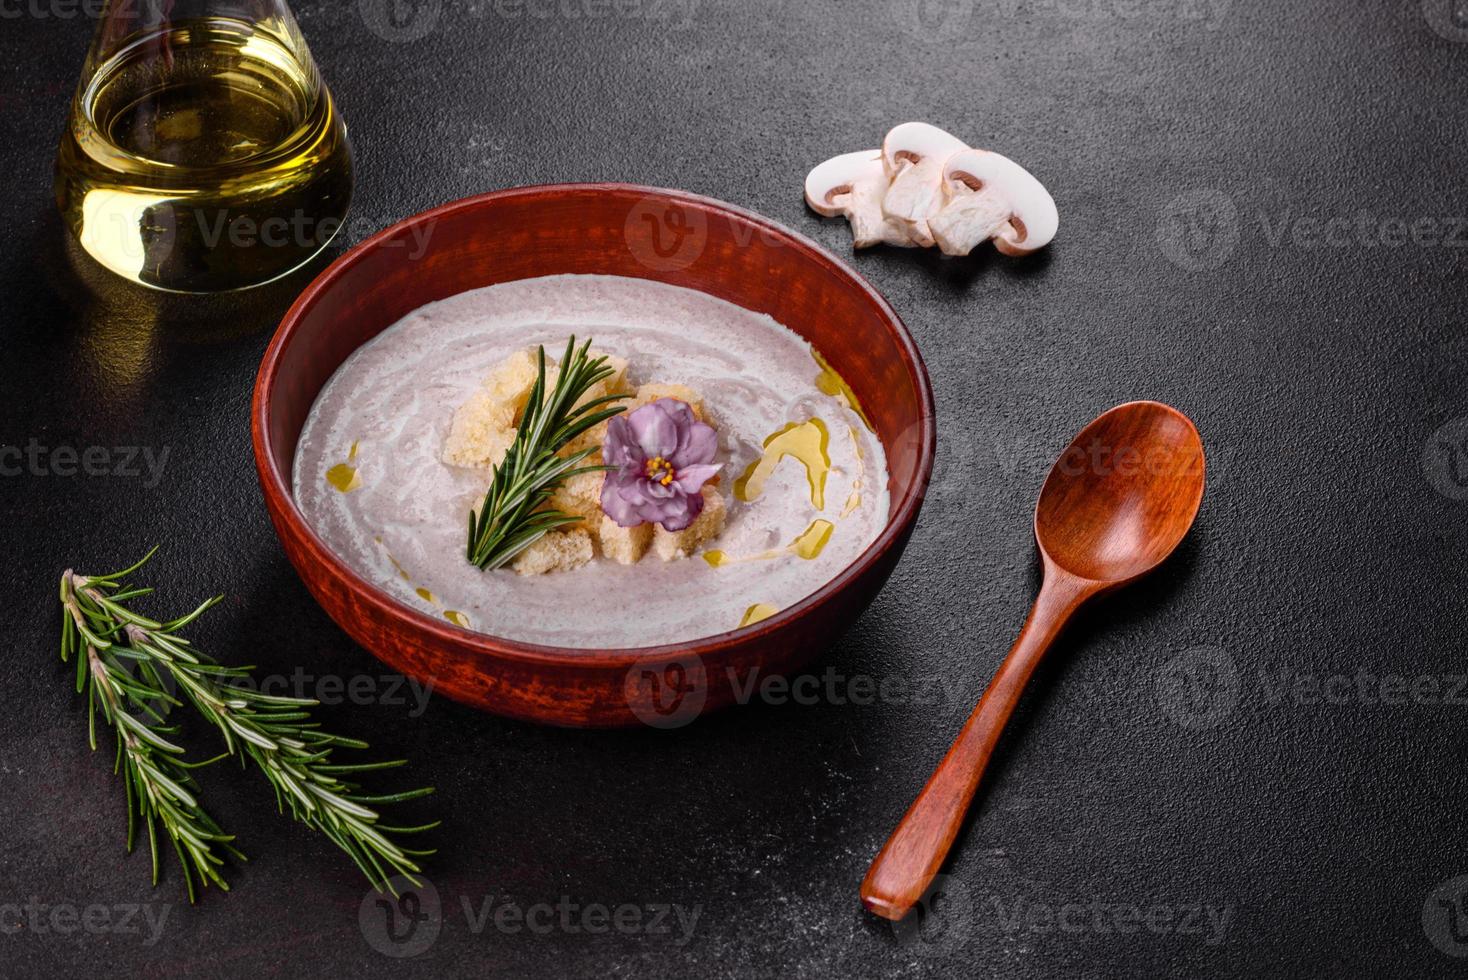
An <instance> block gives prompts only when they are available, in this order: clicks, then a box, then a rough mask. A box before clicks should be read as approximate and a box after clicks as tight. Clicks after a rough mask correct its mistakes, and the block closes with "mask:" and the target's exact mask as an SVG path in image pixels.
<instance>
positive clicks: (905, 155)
mask: <svg viewBox="0 0 1468 980" xmlns="http://www.w3.org/2000/svg"><path fill="white" fill-rule="evenodd" d="M966 149H968V144H967V143H965V142H964V141H963V140H961V139H959V138H958V137H957V136H954V135H953V134H952V133H948V132H945V131H943V130H941V129H939V128H938V127H937V126H930V125H928V124H927V123H922V122H909V123H903V124H902V125H900V126H897V127H894V128H893V129H892V131H891V132H889V133H888V134H887V137H886V139H884V140H882V166H883V167H884V168H886V171H887V176H888V178H889V179H890V180H891V181H892V186H891V187H889V188H888V189H887V196H886V198H884V199H883V202H882V210H883V212H884V213H885V214H886V215H887V217H889V218H891V219H893V220H895V221H900V222H903V223H904V224H906V225H907V227H908V234H909V235H910V236H911V237H912V238H914V239H915V240H916V241H917V242H918V243H919V244H921V245H924V246H927V245H931V244H933V238H932V236H931V234H930V233H929V231H928V219H929V218H931V217H932V216H933V215H934V214H936V213H938V211H939V210H941V209H942V207H943V190H942V188H943V164H944V162H945V161H946V160H947V159H948V158H949V157H950V156H952V155H953V154H955V153H957V152H959V151H960V150H966Z"/></svg>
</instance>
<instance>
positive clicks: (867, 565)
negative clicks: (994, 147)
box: [250, 182, 937, 670]
mask: <svg viewBox="0 0 1468 980" xmlns="http://www.w3.org/2000/svg"><path fill="white" fill-rule="evenodd" d="M608 193H612V194H635V195H638V196H640V197H643V198H655V199H658V200H666V201H671V202H674V203H677V204H680V205H686V206H692V207H695V208H701V209H705V210H707V211H711V212H714V213H720V214H723V215H725V216H728V217H730V218H732V219H735V220H739V221H743V222H747V223H749V224H751V225H754V226H755V230H756V231H760V230H763V231H767V232H770V233H772V234H774V235H775V236H776V237H779V238H782V239H785V240H787V242H788V244H789V245H790V246H792V247H794V248H795V249H796V250H797V251H799V252H800V253H802V255H803V256H804V257H806V258H808V259H810V260H813V261H815V262H816V263H817V264H818V265H821V266H824V267H825V268H826V270H827V271H830V272H833V273H835V274H836V275H838V276H840V277H843V278H846V279H848V280H850V282H851V283H852V284H854V285H855V286H856V287H857V288H858V289H859V290H861V292H862V293H863V294H864V295H865V297H866V299H867V301H868V302H870V303H871V304H873V306H875V307H876V309H877V311H878V313H879V314H880V315H881V316H883V317H885V318H886V319H887V321H888V323H889V325H890V326H891V327H892V328H893V332H894V333H895V335H896V340H897V344H898V348H899V350H900V351H901V352H902V354H903V357H904V360H905V361H906V364H907V368H908V370H909V373H910V374H911V375H912V377H913V378H914V380H915V382H916V387H917V395H918V401H919V411H920V418H919V419H918V423H917V425H918V431H919V439H918V447H917V448H918V460H917V473H916V475H915V478H914V480H913V483H912V485H911V486H910V487H909V488H908V492H907V493H906V494H905V495H904V497H903V498H902V499H901V500H898V501H895V502H893V504H892V506H891V509H890V510H889V511H888V514H887V521H886V524H885V525H884V526H883V528H882V530H881V532H880V533H879V534H878V535H877V537H876V538H875V539H874V540H873V541H872V542H871V543H870V544H868V545H867V547H866V548H865V549H863V550H862V552H861V554H859V555H858V556H857V557H856V558H855V559H854V560H853V561H852V562H851V563H849V564H848V565H846V566H845V567H844V568H842V569H841V570H840V571H839V572H837V573H836V574H835V575H834V576H832V577H831V578H830V579H828V580H827V581H826V582H825V583H824V584H823V585H821V587H820V588H818V589H816V590H815V591H814V592H812V593H810V594H809V595H807V596H805V597H804V598H802V599H800V600H799V601H798V602H795V603H792V604H791V605H789V606H786V607H784V608H783V609H781V610H780V611H779V612H778V613H776V614H775V615H773V616H771V617H769V618H768V619H764V620H761V621H760V622H758V623H755V624H752V625H750V626H744V627H737V628H735V629H733V630H726V631H724V632H722V633H714V634H710V635H708V636H703V637H698V638H697V639H693V640H687V641H683V642H678V643H664V644H658V645H654V646H644V647H606V648H601V647H558V646H551V645H546V644H537V643H526V642H523V641H520V640H514V639H510V638H508V637H503V636H497V635H495V634H492V633H484V632H480V631H478V630H472V629H466V628H464V627H461V626H457V625H455V624H453V623H450V622H448V621H442V622H441V621H439V620H437V619H435V618H433V617H431V616H429V615H427V614H426V613H424V612H422V611H421V610H418V609H415V608H413V607H412V606H409V605H408V604H407V603H405V602H403V601H401V600H399V599H397V598H396V597H394V596H393V595H392V594H390V593H389V592H387V591H386V590H385V589H383V588H382V587H380V586H379V585H377V584H376V583H374V582H371V581H369V580H368V579H366V578H364V577H363V576H361V575H359V574H358V573H357V572H356V570H355V569H353V568H351V567H350V566H349V565H348V564H347V563H346V562H345V561H344V560H343V559H342V558H340V557H339V556H338V555H337V554H336V552H335V551H333V550H332V549H331V548H330V547H328V546H327V544H326V542H325V541H324V540H322V538H321V537H320V536H319V535H318V534H317V533H316V531H315V529H314V528H312V527H311V525H310V522H309V521H307V520H306V516H305V514H304V513H302V511H301V509H300V507H299V506H298V505H297V504H296V500H295V494H294V491H293V489H292V481H291V480H290V479H288V477H287V476H286V475H283V474H282V473H281V472H280V468H279V467H278V466H276V463H275V453H274V443H273V441H272V439H271V436H270V427H269V425H268V424H267V422H268V419H269V416H270V412H271V405H270V404H269V399H268V398H267V393H268V392H269V391H270V389H271V388H273V387H274V383H275V379H276V376H277V374H278V372H279V369H280V361H281V354H282V352H283V351H284V350H285V348H286V347H287V346H288V345H289V344H290V343H291V342H292V340H293V339H294V338H295V335H296V334H297V332H298V331H299V330H300V329H301V323H302V322H303V320H304V319H305V315H306V314H307V312H309V311H310V310H311V308H312V307H314V306H315V305H316V303H317V302H318V301H319V299H320V297H321V296H323V295H324V294H325V293H326V292H327V290H329V289H330V288H332V287H333V286H334V285H335V283H336V280H337V279H339V278H340V277H341V276H342V275H343V274H344V273H345V272H346V271H347V270H348V269H350V268H352V267H353V266H355V265H356V264H357V263H359V262H362V261H364V259H365V257H366V256H367V255H369V254H370V253H372V252H374V251H375V250H377V249H378V248H379V247H380V246H381V244H382V243H384V242H386V241H389V240H391V239H393V238H394V237H396V236H398V235H400V234H402V233H404V232H406V231H408V230H410V229H412V228H414V227H418V226H421V225H422V224H424V223H426V222H432V221H438V220H440V219H443V218H446V217H448V216H451V215H454V214H456V213H458V212H461V211H470V210H475V209H478V208H480V207H482V206H484V205H486V204H492V203H495V202H498V201H505V200H513V199H515V198H519V197H535V196H544V195H547V194H553V195H579V194H608ZM512 281H513V280H512ZM655 281H660V280H655ZM685 288H692V287H685ZM698 291H699V292H702V290H698ZM735 305H739V304H737V303H736V304H735ZM338 367H340V365H338ZM318 394H319V392H318ZM250 430H251V433H250V434H251V443H252V446H253V448H254V452H255V465H256V469H257V471H258V473H259V477H260V483H261V489H262V492H263V493H264V495H265V496H266V498H267V504H269V503H270V500H271V499H272V498H273V501H274V504H275V506H274V507H273V508H271V509H273V510H274V512H275V513H276V515H278V517H279V519H281V520H284V521H285V522H287V523H288V524H289V525H290V527H291V530H292V531H293V532H294V534H295V536H296V538H297V540H298V541H300V542H301V543H302V544H303V545H304V547H305V549H306V550H307V551H308V552H309V553H310V558H311V560H312V561H313V562H315V563H316V564H318V565H322V566H325V567H326V568H327V570H328V571H329V572H330V573H331V574H332V575H333V576H335V577H336V578H337V579H339V580H341V581H343V582H344V583H345V584H346V586H347V587H348V589H349V590H350V591H352V592H354V593H355V594H356V595H357V597H358V598H359V599H360V600H362V601H363V602H366V603H369V604H371V605H372V606H374V607H375V608H376V611H377V612H378V613H379V614H381V615H383V616H386V617H390V618H392V619H396V620H400V621H401V620H406V621H407V622H408V623H410V624H411V625H412V626H413V627H415V628H416V629H417V630H418V631H420V633H426V634H428V635H429V637H430V638H431V639H432V641H433V642H434V644H435V645H436V646H444V647H459V648H468V649H470V650H472V651H473V652H474V653H475V654H476V655H483V656H487V657H491V658H497V659H500V660H514V661H518V662H522V663H525V664H538V665H545V664H550V665H556V666H581V667H595V668H620V669H624V670H625V669H628V668H631V667H633V666H638V665H656V664H659V663H671V662H678V661H686V660H688V659H690V658H693V657H702V656H704V655H706V654H709V653H717V652H720V651H724V650H727V649H730V648H732V647H735V646H742V645H744V644H747V643H749V642H750V641H758V640H759V639H761V638H768V637H773V636H774V635H775V634H777V633H779V632H780V631H781V630H782V629H784V628H785V627H786V626H789V625H791V624H793V623H794V622H796V621H797V620H799V619H801V618H802V617H804V616H806V615H807V614H809V613H810V612H811V611H813V610H815V609H817V608H819V607H821V606H824V605H825V604H827V603H829V602H831V601H832V600H834V599H835V598H836V596H837V595H839V594H840V593H841V592H843V591H845V589H847V588H848V587H849V586H851V585H852V584H853V583H855V582H856V581H857V580H858V579H860V578H861V577H862V576H863V575H865V574H866V573H867V572H868V571H869V570H870V569H871V568H872V567H873V566H874V565H876V564H877V563H878V562H879V561H880V560H881V559H882V557H883V556H884V555H885V554H886V553H887V552H888V551H889V550H890V549H891V548H893V547H896V546H898V545H899V543H900V539H901V538H902V537H903V536H904V535H905V534H907V533H909V531H910V530H911V528H912V526H913V525H914V524H915V523H916V521H917V514H918V510H919V509H920V508H921V506H922V502H923V498H924V497H925V496H926V494H927V488H928V483H929V481H930V479H931V477H932V472H933V460H934V457H935V455H936V451H937V419H936V414H935V408H934V402H933V389H932V383H931V381H930V380H929V378H928V370H927V365H926V363H925V362H924V361H923V357H922V354H921V352H920V351H919V350H918V347H917V343H916V341H914V340H913V337H912V334H911V332H910V331H909V330H908V328H907V324H905V323H904V322H903V320H902V318H901V317H900V316H899V315H898V314H897V311H896V310H895V309H894V308H893V307H892V304H891V303H889V302H888V301H887V299H886V297H884V296H883V295H882V294H881V293H880V292H878V291H877V290H876V288H875V287H873V286H872V285H871V283H869V282H867V280H866V279H865V278H864V277H863V276H862V275H861V274H860V273H858V272H857V271H856V270H855V269H852V268H851V267H850V266H849V265H847V264H846V263H845V262H843V261H841V260H840V259H839V258H837V257H836V256H835V255H834V254H832V253H831V252H830V251H828V250H827V249H826V248H825V247H823V246H822V245H820V244H818V243H817V242H815V241H814V240H812V239H810V238H808V237H806V236H805V235H802V234H801V233H799V232H797V231H795V230H794V229H791V228H787V227H786V226H784V225H782V224H780V223H779V222H776V221H773V220H772V219H770V218H766V217H764V216H763V215H761V214H758V213H756V212H754V211H750V210H747V209H745V208H741V207H738V206H737V205H733V204H728V203H726V202H724V201H720V200H717V199H715V198H711V197H705V196H703V195H700V194H694V193H690V192H687V191H680V190H675V189H672V188H663V187H649V186H644V185H640V184H629V183H616V182H592V183H554V184H531V185H525V186H520V187H511V188H505V189H502V190H494V191H487V192H484V193H481V194H475V195H471V196H469V197H464V198H459V199H458V200H454V201H449V202H447V203H444V204H440V205H437V206H436V207H432V208H429V209H428V210H426V211H421V212H419V213H417V214H414V215H411V216H409V217H407V218H404V219H402V220H401V221H398V222H395V223H394V224H392V225H389V226H388V227H386V228H384V229H382V230H381V231H379V232H377V233H376V234H373V235H371V236H370V237H368V238H366V239H363V240H362V241H361V242H359V243H357V244H356V245H354V246H352V247H351V248H350V249H348V250H347V251H346V252H344V253H342V254H341V255H340V256H338V257H337V258H336V259H334V260H333V261H332V262H331V264H330V265H328V266H327V267H326V268H325V269H323V270H322V271H321V272H320V273H319V274H318V275H317V276H316V277H315V278H314V279H313V280H312V281H311V283H310V284H309V285H308V286H307V287H306V288H305V289H304V290H303V291H302V292H301V294H300V295H299V296H298V297H297V298H296V300H295V302H293V303H292V304H291V306H290V308H289V309H288V310H287V311H286V313H285V315H284V316H283V317H282V318H281V321H280V325H279V326H278V327H277V328H276V331H275V334H274V336H272V338H271V340H270V344H269V345H268V346H267V347H266V349H265V353H264V355H263V357H262V358H261V361H260V368H259V371H258V373H257V375H256V379H255V388H254V392H253V394H252V396H251V400H250ZM292 459H294V454H293V455H292ZM338 625H340V624H338Z"/></svg>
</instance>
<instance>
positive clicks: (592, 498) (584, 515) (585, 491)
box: [550, 453, 605, 538]
mask: <svg viewBox="0 0 1468 980" xmlns="http://www.w3.org/2000/svg"><path fill="white" fill-rule="evenodd" d="M583 465H586V466H600V465H601V454H600V453H594V454H593V455H591V456H589V457H587V460H586V462H585V463H584V464H583ZM604 477H605V474H604V473H601V472H596V473H582V474H579V475H577V476H573V477H571V479H569V480H567V481H565V482H564V483H562V484H561V485H560V486H558V487H556V490H555V493H553V494H551V498H550V505H551V506H552V507H553V508H555V509H556V510H558V511H560V512H561V513H563V514H571V515H573V516H575V517H579V518H581V519H582V520H583V521H584V524H580V525H577V527H579V528H583V529H585V530H586V532H587V533H588V534H590V535H591V536H592V537H593V538H596V537H598V536H599V531H600V529H601V518H602V512H601V484H602V479H603V478H604Z"/></svg>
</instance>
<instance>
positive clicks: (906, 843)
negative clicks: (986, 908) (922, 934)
mask: <svg viewBox="0 0 1468 980" xmlns="http://www.w3.org/2000/svg"><path fill="white" fill-rule="evenodd" d="M1094 592H1095V584H1094V583H1091V582H1086V581H1084V580H1081V579H1078V578H1075V577H1073V576H1071V575H1068V574H1066V573H1065V572H1062V571H1060V570H1059V569H1057V568H1055V567H1054V566H1050V567H1047V568H1046V570H1045V581H1044V584H1043V585H1042V586H1041V587H1040V594H1039V596H1038V597H1036V599H1035V605H1034V607H1033V608H1032V609H1031V610H1030V615H1029V618H1028V619H1026V620H1025V625H1024V629H1022V630H1020V634H1019V639H1017V640H1015V642H1014V647H1013V648H1012V649H1011V650H1010V651H1009V656H1007V657H1005V658H1004V662H1003V663H1002V664H1000V665H999V670H998V672H996V673H995V674H994V679H993V680H992V681H990V682H989V688H988V690H986V691H985V692H984V697H983V699H982V700H980V701H979V706H978V707H977V708H975V709H974V712H973V714H971V715H969V718H968V721H967V722H965V723H964V726H963V730H962V731H961V732H959V733H958V738H957V739H955V740H954V742H953V747H952V748H950V749H949V750H948V754H947V755H945V756H944V757H943V761H942V762H940V763H938V768H937V769H935V770H934V771H933V775H932V776H930V777H929V778H928V783H927V785H926V786H924V787H923V791H922V792H921V793H919V794H918V797H917V799H916V800H914V801H913V804H912V806H911V807H909V808H908V810H907V813H906V814H905V815H904V816H903V818H902V822H901V823H899V824H898V825H897V829H896V830H894V831H893V832H892V836H891V837H889V838H888V839H887V843H886V844H885V845H883V847H882V850H881V852H880V853H878V854H877V857H876V860H874V861H872V866H871V868H870V869H869V870H868V871H867V876H866V880H864V881H863V882H862V883H861V900H862V904H863V905H865V906H866V907H867V908H868V909H870V910H871V911H873V912H875V913H876V914H877V915H880V916H882V917H883V918H887V919H894V920H895V919H900V918H902V917H903V916H905V915H906V914H907V913H908V912H909V911H910V910H911V909H912V907H913V906H914V905H915V904H917V902H918V901H919V900H920V899H921V898H922V897H923V894H924V893H925V892H926V891H927V890H928V886H929V885H930V884H932V881H933V877H934V875H936V874H937V873H938V869H939V868H940V867H942V865H943V860H944V858H946V857H947V856H948V849H949V848H950V847H952V846H953V839H954V838H955V837H956V836H958V828H959V827H960V826H962V824H963V818H964V814H965V813H967V812H968V807H969V804H970V803H971V802H972V801H973V798H974V792H975V790H977V789H978V786H979V779H980V777H982V776H983V774H984V768H985V766H987V765H988V764H989V756H990V755H992V754H993V752H994V746H995V745H996V744H998V742H999V736H1000V735H1001V734H1002V733H1003V731H1004V726H1005V725H1006V724H1007V723H1008V722H1009V716H1010V715H1011V714H1013V713H1014V707H1015V705H1016V704H1018V703H1019V698H1020V695H1021V694H1022V693H1024V688H1025V684H1026V683H1027V682H1028V681H1029V679H1030V675H1031V674H1033V673H1034V672H1035V667H1036V666H1038V665H1039V663H1040V658H1041V657H1043V656H1044V655H1045V651H1046V650H1048V649H1049V648H1050V644H1051V643H1052V642H1053V641H1054V640H1055V638H1056V637H1057V636H1059V635H1060V631H1061V629H1062V628H1063V627H1064V626H1065V623H1066V620H1068V619H1069V618H1070V615H1071V613H1073V612H1075V611H1076V609H1077V608H1079V607H1080V605H1081V603H1083V602H1085V601H1086V599H1088V598H1089V597H1090V596H1091V595H1092V594H1094Z"/></svg>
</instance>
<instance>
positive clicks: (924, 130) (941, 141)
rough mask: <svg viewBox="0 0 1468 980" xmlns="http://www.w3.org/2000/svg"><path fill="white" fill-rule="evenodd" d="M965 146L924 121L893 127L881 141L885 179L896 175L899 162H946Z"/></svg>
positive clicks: (948, 133)
mask: <svg viewBox="0 0 1468 980" xmlns="http://www.w3.org/2000/svg"><path fill="white" fill-rule="evenodd" d="M966 149H968V144H967V143H965V142H964V141H963V140H961V139H959V138H958V137H957V136H954V135H953V134H952V133H950V132H948V131H946V130H942V129H939V128H938V127H937V126H932V125H929V124H928V123H925V122H906V123H902V124H901V125H900V126H894V127H892V129H891V130H889V131H888V133H887V136H886V137H885V138H884V139H883V140H882V166H884V167H886V168H887V176H888V177H892V176H894V175H895V174H896V173H897V164H898V162H899V159H916V160H923V159H925V158H934V159H938V160H943V159H946V158H947V157H950V156H952V155H953V154H955V153H957V152H958V151H959V150H966Z"/></svg>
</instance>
